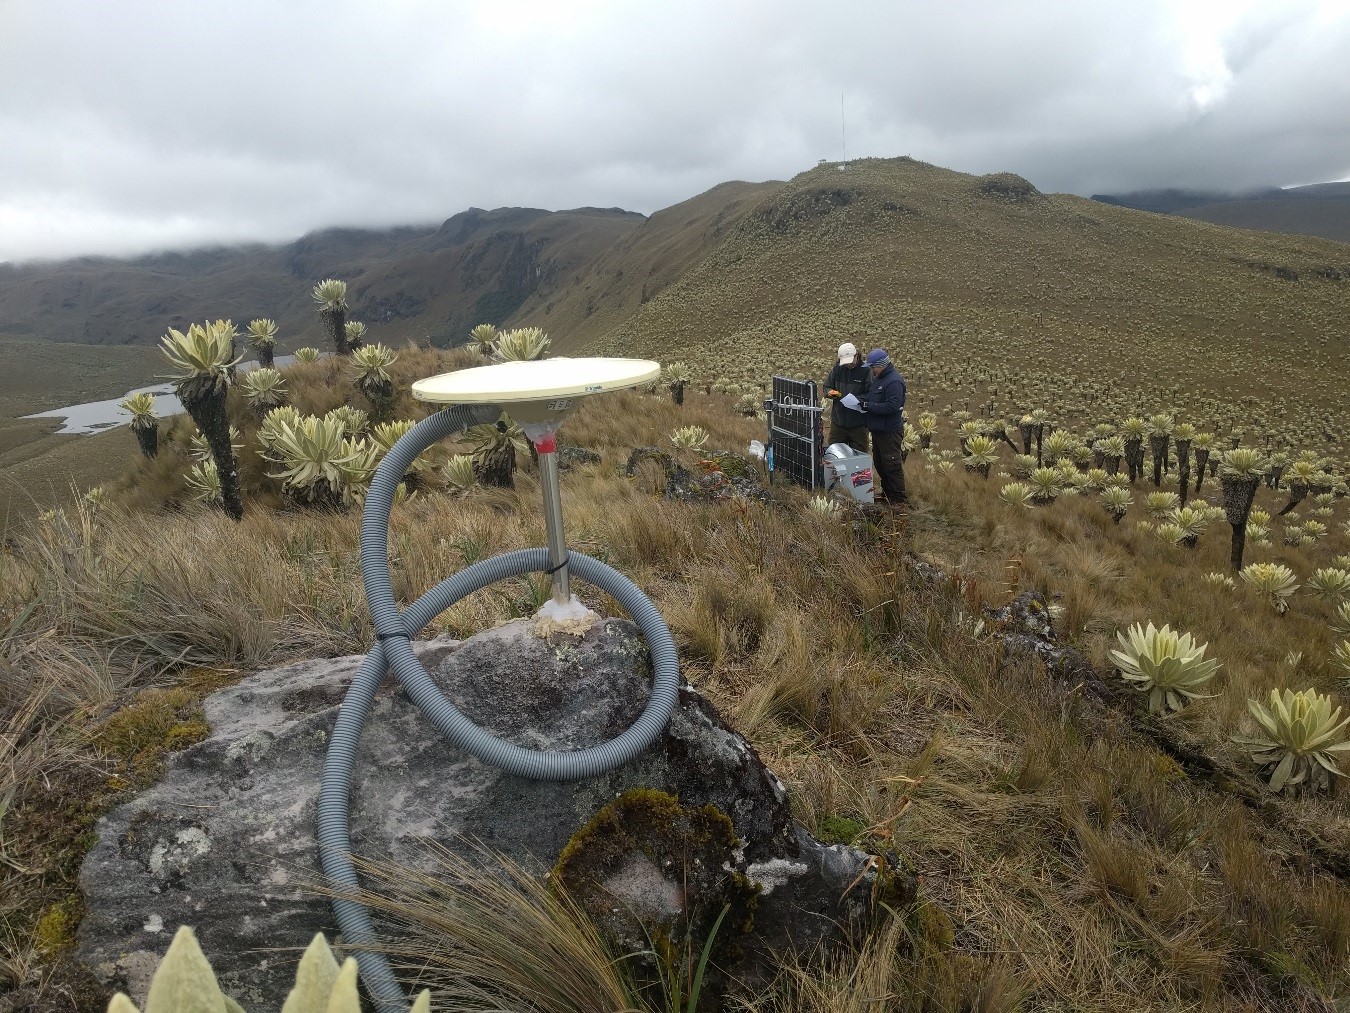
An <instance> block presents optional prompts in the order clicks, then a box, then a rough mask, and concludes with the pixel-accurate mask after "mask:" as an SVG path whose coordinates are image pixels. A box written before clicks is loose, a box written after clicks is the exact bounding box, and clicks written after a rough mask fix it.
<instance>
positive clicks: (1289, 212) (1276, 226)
mask: <svg viewBox="0 0 1350 1013" xmlns="http://www.w3.org/2000/svg"><path fill="white" fill-rule="evenodd" d="M1092 199H1093V200H1094V201H1098V202H1100V203H1103V204H1111V205H1115V206H1116V207H1125V208H1133V209H1134V210H1136V211H1151V212H1153V213H1155V214H1174V215H1180V216H1183V217H1186V218H1195V219H1198V220H1200V221H1206V222H1210V223H1212V224H1214V225H1229V226H1233V227H1236V228H1246V229H1255V230H1257V231H1262V232H1283V233H1286V234H1289V235H1301V236H1319V237H1321V238H1323V239H1330V240H1333V241H1335V242H1339V243H1350V180H1341V181H1336V182H1329V183H1311V184H1308V185H1306V186H1295V187H1284V188H1281V187H1273V186H1272V187H1256V188H1254V189H1251V190H1245V191H1239V192H1225V191H1218V190H1186V189H1179V188H1167V189H1160V190H1136V191H1133V192H1131V193H1124V194H1100V193H1094V194H1093V195H1092Z"/></svg>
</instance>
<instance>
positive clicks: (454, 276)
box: [0, 208, 644, 348]
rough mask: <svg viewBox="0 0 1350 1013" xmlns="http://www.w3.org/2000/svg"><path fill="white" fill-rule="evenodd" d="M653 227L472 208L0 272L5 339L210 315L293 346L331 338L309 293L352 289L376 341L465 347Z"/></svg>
mask: <svg viewBox="0 0 1350 1013" xmlns="http://www.w3.org/2000/svg"><path fill="white" fill-rule="evenodd" d="M643 221H644V219H643V216H642V215H639V214H634V213H632V212H627V211H622V210H619V209H617V208H612V209H608V210H602V209H598V208H580V209H577V210H573V211H558V212H550V211H541V210H537V209H530V208H504V209H499V210H496V211H481V210H479V209H477V208H472V209H470V210H468V211H464V212H461V213H460V214H457V215H455V216H454V217H453V218H450V219H448V220H447V221H446V222H445V223H444V224H442V225H441V226H440V227H439V228H436V227H418V228H398V229H389V230H385V231H365V230H356V229H329V230H325V231H323V232H316V233H313V234H311V235H307V236H304V237H303V238H301V239H299V240H297V241H296V242H294V243H291V244H289V245H286V246H280V247H264V246H249V247H236V248H229V249H215V250H198V251H193V252H188V253H165V254H158V255H154V256H148V257H142V258H139V259H137V260H131V261H118V260H111V259H103V258H83V259H80V260H73V261H63V262H57V263H40V264H29V265H20V266H16V265H0V334H7V335H9V336H10V337H13V338H22V339H43V340H52V341H73V342H82V343H86V344H147V343H150V342H154V341H156V340H158V338H159V336H160V335H161V334H163V333H164V331H165V329H166V328H168V327H179V328H181V327H183V326H185V325H186V324H187V323H189V322H190V321H193V320H201V319H204V318H206V317H208V316H209V317H229V318H231V319H233V320H235V321H237V322H242V321H247V320H249V319H252V318H253V317H259V316H262V317H272V318H274V319H275V320H276V321H277V322H278V324H279V325H280V328H281V336H282V342H283V345H284V346H285V347H287V348H293V347H296V346H297V345H300V344H320V343H322V341H323V337H322V332H321V329H320V327H319V324H318V320H317V317H316V315H315V313H314V307H313V304H312V302H311V301H310V295H309V292H310V289H311V288H312V287H313V285H314V283H315V282H317V281H319V280H321V279H323V278H331V277H336V278H342V279H344V280H346V281H347V283H348V286H349V289H348V303H349V305H350V309H349V311H348V319H349V320H361V321H364V322H365V323H367V324H368V325H370V326H371V328H372V332H371V333H372V336H373V337H375V338H376V339H381V338H383V340H394V341H397V340H402V339H403V338H405V337H416V338H422V339H430V340H432V341H433V342H435V343H436V344H442V345H445V344H450V343H453V342H457V341H462V340H463V339H464V337H465V335H466V334H467V331H468V329H469V328H471V327H472V326H473V325H474V324H476V323H480V322H482V321H484V320H491V321H493V322H497V323H500V322H503V321H505V320H506V319H507V318H508V317H510V316H511V314H513V313H514V312H515V311H516V310H517V309H518V308H519V307H520V306H521V305H522V304H523V303H524V302H525V301H526V300H527V299H529V298H530V297H531V296H533V295H536V294H539V295H541V296H543V295H547V294H550V293H553V292H555V290H556V289H557V288H558V286H560V285H565V284H566V283H567V282H569V281H570V280H571V279H572V278H573V277H574V276H575V275H576V273H577V272H578V271H580V270H582V269H583V268H584V267H585V266H586V265H587V264H588V263H589V262H590V261H591V260H592V259H594V258H595V257H596V256H597V255H598V254H599V253H601V252H602V251H604V250H606V249H608V248H609V247H611V246H613V245H614V243H616V242H617V241H619V240H620V239H622V238H623V237H624V236H625V235H627V234H628V233H629V232H631V231H632V230H633V229H635V228H636V227H637V226H638V225H640V224H641V223H642V222H643Z"/></svg>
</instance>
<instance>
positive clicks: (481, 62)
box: [0, 0, 1350, 260]
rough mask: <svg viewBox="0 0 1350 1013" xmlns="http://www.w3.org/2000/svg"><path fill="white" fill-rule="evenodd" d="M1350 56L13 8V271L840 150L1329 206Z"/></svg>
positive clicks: (638, 16)
mask: <svg viewBox="0 0 1350 1013" xmlns="http://www.w3.org/2000/svg"><path fill="white" fill-rule="evenodd" d="M1348 51H1350V7H1347V5H1346V4H1345V3H1343V2H1313V0H1292V2H1271V0H1266V2H1247V3H1242V2H1224V3H1221V2H1211V0H1204V2H1198V0H1197V2H1188V3H1185V4H1179V3H1175V2H1172V0H1145V2H1141V3H1136V4H1118V3H1116V4H1109V3H1105V2H1091V3H1083V2H1069V0H1063V2H1052V3H1043V4H1035V5H1000V4H989V3H985V2H975V0H957V2H954V3H949V4H943V5H940V6H934V5H930V4H923V3H919V2H917V0H905V2H880V0H878V2H855V3H845V4H839V5H834V6H830V7H822V6H820V5H818V4H811V3H806V2H804V0H788V2H783V3H773V4H769V3H745V4H734V5H725V4H719V3H714V2H711V0H693V2H690V3H686V4H680V5H665V4H646V5H634V4H625V3H619V2H617V0H581V2H570V3H559V2H543V0H493V2H490V3H489V2H486V0H484V2H473V3H463V4H438V3H433V2H431V0H402V2H400V3H397V4H362V3H355V2H352V0H334V2H331V3H323V4H319V3H316V2H312V0H301V2H297V3H292V4H275V3H270V2H265V0H238V2H232V3H228V4H226V3H221V2H207V3H193V4H165V3H161V2H158V0H126V2H123V3H119V4H106V3H102V2H98V0H0V136H3V137H4V143H3V144H0V260H26V259H31V258H55V257H67V256H75V255H81V254H92V253H105V254H119V255H120V254H131V253H138V252H145V251H149V250H156V249H164V248H181V247H187V246H197V245H201V244H207V243H217V242H227V243H229V242H241V241H265V242H279V241H285V240H291V239H294V238H295V237H297V236H299V235H301V234H302V233H305V232H307V231H310V230H313V229H317V228H323V227H329V226H336V225H349V226H387V225H391V224H398V223H409V224H415V223H434V222H439V221H441V220H443V219H444V218H445V217H447V216H448V215H450V214H453V213H454V212H456V211H458V210H461V209H464V208H466V207H470V206H477V207H485V208H494V207H501V206H531V207H540V208H547V209H561V208H572V207H581V206H599V207H613V206H621V207H624V208H627V209H629V210H634V211H641V212H651V211H653V210H656V209H658V208H661V207H666V206H669V205H671V204H673V203H675V202H677V201H679V200H682V199H684V198H687V197H688V196H690V195H691V194H695V193H698V192H700V191H702V190H704V189H706V188H707V187H709V186H712V185H714V184H716V183H718V182H720V181H722V180H727V179H748V180H762V179H772V178H780V179H781V178H786V177H788V176H791V175H792V174H794V173H795V172H798V171H800V169H801V168H802V167H803V166H805V165H810V164H812V163H813V162H815V161H816V160H817V159H820V158H829V159H838V158H840V157H841V156H842V154H843V152H844V148H845V142H846V145H847V153H848V155H849V156H850V157H854V156H862V155H879V156H894V155H899V154H906V153H907V154H911V155H913V156H914V157H916V158H920V159H923V160H925V161H929V162H933V163H936V164H939V165H945V166H950V167H952V168H956V169H959V170H962V171H966V172H973V173H983V172H992V171H1000V170H1007V171H1013V172H1017V173H1020V174H1022V175H1023V176H1025V177H1027V178H1028V179H1031V180H1032V181H1033V182H1034V183H1035V184H1036V185H1037V186H1038V187H1039V188H1040V189H1041V190H1042V191H1047V192H1050V191H1067V192H1073V193H1078V194H1082V195H1087V194H1090V193H1125V192H1130V191H1137V190H1146V189H1154V188H1160V187H1179V188H1191V189H1201V190H1219V191H1227V190H1234V189H1236V190H1249V189H1252V188H1255V187H1260V186H1270V185H1276V186H1287V185H1295V184H1301V183H1312V182H1321V181H1326V180H1334V179H1344V178H1346V177H1350V75H1348V74H1346V73H1345V72H1344V55H1345V53H1346V52H1348ZM841 114H842V115H841ZM841 120H842V122H841Z"/></svg>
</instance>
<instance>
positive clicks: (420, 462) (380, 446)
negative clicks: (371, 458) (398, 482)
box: [352, 353, 431, 475]
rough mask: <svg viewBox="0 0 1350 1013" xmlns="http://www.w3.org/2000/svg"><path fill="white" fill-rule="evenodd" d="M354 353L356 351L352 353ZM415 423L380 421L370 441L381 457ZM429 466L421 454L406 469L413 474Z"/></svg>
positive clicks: (398, 420) (406, 420)
mask: <svg viewBox="0 0 1350 1013" xmlns="http://www.w3.org/2000/svg"><path fill="white" fill-rule="evenodd" d="M352 354H353V355H355V354H356V353H352ZM415 425H417V423H416V422H414V421H413V420H412V419H397V420H395V421H393V422H381V423H379V424H378V425H376V426H375V427H374V428H373V429H371V431H370V442H371V443H372V444H373V445H374V447H375V450H376V452H377V453H378V454H379V456H380V457H381V458H383V457H384V455H385V454H387V453H389V451H390V450H392V449H393V446H394V444H395V443H397V442H398V441H399V440H401V439H402V438H403V437H404V436H405V435H406V434H407V433H408V432H409V431H410V430H411V429H412V427H413V426H415ZM430 467H431V462H430V461H429V460H428V459H427V458H426V457H425V456H424V455H422V454H418V455H417V456H416V457H414V458H413V462H412V464H410V465H409V466H408V471H410V472H412V473H414V474H419V475H420V474H421V473H422V472H424V471H426V470H427V469H428V468H430Z"/></svg>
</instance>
